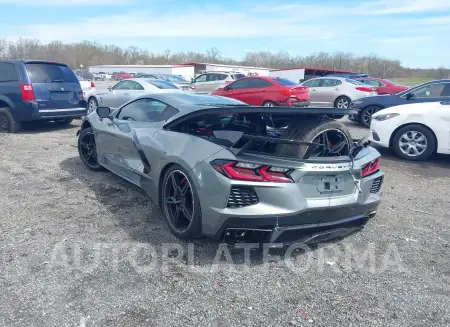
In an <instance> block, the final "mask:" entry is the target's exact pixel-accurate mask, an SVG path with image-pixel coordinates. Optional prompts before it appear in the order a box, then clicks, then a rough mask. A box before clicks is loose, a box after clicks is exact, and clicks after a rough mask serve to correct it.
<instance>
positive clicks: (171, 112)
mask: <svg viewBox="0 0 450 327" xmlns="http://www.w3.org/2000/svg"><path fill="white" fill-rule="evenodd" d="M347 111H349V112H351V110H347ZM330 112H331V113H336V112H339V110H337V109H329V108H322V109H316V110H315V113H314V114H312V113H311V111H310V110H305V108H288V107H253V106H249V105H246V104H244V103H242V102H240V101H237V100H234V99H230V98H225V97H216V96H212V95H197V94H190V93H186V92H183V93H172V94H167V93H160V94H152V95H150V94H147V95H143V96H141V97H138V98H136V99H134V100H133V101H130V102H127V103H126V104H124V105H123V106H121V107H120V108H118V109H117V110H113V109H111V108H108V107H99V108H98V109H97V110H96V112H93V113H91V114H90V115H88V116H87V118H86V120H85V121H84V122H83V123H82V125H81V130H80V131H79V132H78V133H77V135H78V151H79V155H80V158H81V160H82V162H83V163H84V164H85V165H86V166H87V168H89V169H91V170H94V171H99V170H102V169H105V168H106V169H108V170H110V171H112V172H114V173H115V174H117V175H119V176H121V177H123V178H125V179H126V180H128V181H130V182H131V183H134V184H135V185H137V186H138V187H141V188H143V189H144V190H145V191H146V193H147V194H148V195H149V196H150V198H151V200H152V201H153V202H154V203H155V204H156V205H159V206H160V208H161V213H162V216H163V217H164V219H165V220H166V222H167V225H168V227H169V229H170V231H171V232H172V233H173V234H174V235H175V236H176V237H179V238H183V239H193V238H197V237H201V236H206V237H209V238H213V239H217V240H222V239H224V240H226V241H234V240H237V241H246V240H249V238H250V239H251V241H253V239H254V238H258V240H259V241H260V242H267V243H272V244H273V243H284V244H285V245H286V244H289V243H291V242H297V241H299V242H308V241H311V240H315V241H324V240H325V239H327V238H335V237H337V236H342V235H344V234H348V233H351V232H353V231H355V230H358V229H360V228H361V227H362V226H364V225H365V223H366V222H367V221H368V220H369V219H370V218H372V217H373V216H374V215H375V214H376V211H377V207H378V205H379V202H380V194H379V191H380V187H381V183H382V181H383V172H382V171H380V169H379V160H380V154H379V153H378V151H377V150H375V149H374V148H372V147H370V146H368V145H367V143H366V142H359V143H358V144H354V143H353V142H352V141H351V136H350V134H349V132H348V130H347V129H346V127H345V125H343V124H342V123H340V122H338V121H334V120H328V119H326V118H324V115H325V114H328V113H330ZM269 116H271V117H282V118H283V117H284V118H286V117H287V118H288V120H289V121H290V125H289V127H288V128H287V129H286V130H285V131H284V134H283V135H282V136H281V137H280V138H273V137H268V133H267V124H268V117H269ZM117 126H120V128H117ZM292 145H295V146H292ZM308 149H311V150H308ZM312 157H314V158H313V159H314V161H313V162H311V161H308V158H312Z"/></svg>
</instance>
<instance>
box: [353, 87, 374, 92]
mask: <svg viewBox="0 0 450 327" xmlns="http://www.w3.org/2000/svg"><path fill="white" fill-rule="evenodd" d="M356 89H357V90H358V91H361V92H372V91H373V89H372V88H370V87H364V86H358V87H357V88H356Z"/></svg>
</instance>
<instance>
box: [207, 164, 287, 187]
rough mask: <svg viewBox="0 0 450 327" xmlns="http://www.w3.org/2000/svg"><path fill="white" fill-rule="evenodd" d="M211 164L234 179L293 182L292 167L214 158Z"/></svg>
mask: <svg viewBox="0 0 450 327" xmlns="http://www.w3.org/2000/svg"><path fill="white" fill-rule="evenodd" d="M210 164H211V166H212V167H213V168H214V169H215V170H216V171H217V172H219V173H220V174H222V175H224V176H225V177H228V178H230V179H234V180H240V181H250V182H275V183H293V182H294V181H293V180H292V178H291V177H290V175H289V173H291V172H292V169H289V168H282V167H272V166H267V165H258V164H252V163H245V162H238V161H229V160H213V161H211V162H210Z"/></svg>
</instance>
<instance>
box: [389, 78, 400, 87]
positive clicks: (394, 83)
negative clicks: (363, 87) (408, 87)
mask: <svg viewBox="0 0 450 327" xmlns="http://www.w3.org/2000/svg"><path fill="white" fill-rule="evenodd" d="M385 81H386V82H388V83H391V84H393V85H398V86H401V85H400V84H398V83H397V82H394V81H391V80H390V79H385Z"/></svg>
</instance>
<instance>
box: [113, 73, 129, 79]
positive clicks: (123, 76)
mask: <svg viewBox="0 0 450 327" xmlns="http://www.w3.org/2000/svg"><path fill="white" fill-rule="evenodd" d="M129 78H133V76H131V75H130V74H128V73H125V72H120V73H114V74H113V76H112V79H113V80H115V81H121V80H123V79H129Z"/></svg>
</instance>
